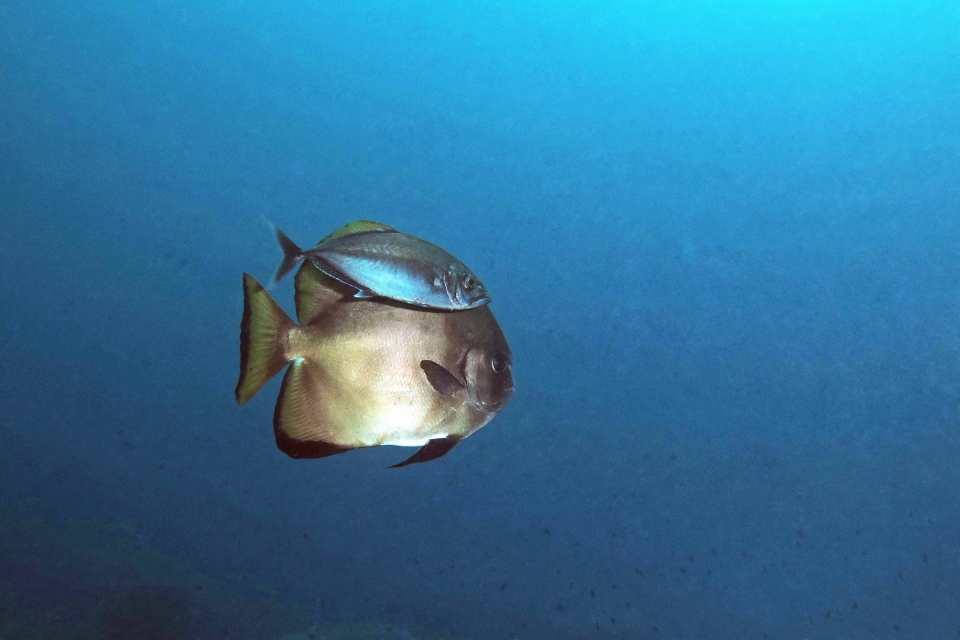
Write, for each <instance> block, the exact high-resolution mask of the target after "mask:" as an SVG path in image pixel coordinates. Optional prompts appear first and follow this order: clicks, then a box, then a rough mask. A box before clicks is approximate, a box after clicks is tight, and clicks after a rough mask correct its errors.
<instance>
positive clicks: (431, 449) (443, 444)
mask: <svg viewBox="0 0 960 640" xmlns="http://www.w3.org/2000/svg"><path fill="white" fill-rule="evenodd" d="M462 439H463V438H461V437H460V436H447V437H446V438H434V439H433V440H431V441H429V442H428V443H427V444H425V445H423V446H422V447H420V449H419V450H418V451H417V452H416V453H415V454H413V455H412V456H410V457H409V458H407V459H406V460H404V461H403V462H401V463H400V464H395V465H393V466H390V467H387V468H388V469H396V468H397V467H405V466H407V465H408V464H417V463H418V462H429V461H431V460H436V459H437V458H439V457H441V456H443V455H445V454H446V453H447V452H448V451H450V449H453V448H454V447H455V446H457V443H458V442H460V441H461V440H462Z"/></svg>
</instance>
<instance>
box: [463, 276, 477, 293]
mask: <svg viewBox="0 0 960 640" xmlns="http://www.w3.org/2000/svg"><path fill="white" fill-rule="evenodd" d="M476 286H477V279H476V278H474V277H473V276H472V275H470V274H469V273H468V274H467V275H465V276H463V287H464V289H467V290H470V289H473V288H474V287H476Z"/></svg>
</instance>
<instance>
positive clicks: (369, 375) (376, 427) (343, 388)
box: [236, 262, 514, 467]
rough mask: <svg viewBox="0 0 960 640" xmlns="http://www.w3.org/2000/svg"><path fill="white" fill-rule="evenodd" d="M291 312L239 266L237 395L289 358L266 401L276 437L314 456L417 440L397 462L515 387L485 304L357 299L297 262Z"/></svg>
mask: <svg viewBox="0 0 960 640" xmlns="http://www.w3.org/2000/svg"><path fill="white" fill-rule="evenodd" d="M295 290H296V294H295V295H296V297H295V300H296V307H297V319H298V320H299V324H297V323H295V322H294V321H293V320H291V319H290V318H289V317H288V316H287V314H286V313H285V312H284V311H283V310H282V309H281V308H280V307H279V306H278V305H277V303H276V302H274V300H273V298H271V297H270V294H268V293H267V292H266V291H265V290H264V288H263V287H262V286H261V285H260V284H259V283H258V282H257V281H256V280H255V279H254V277H253V276H251V275H249V274H246V273H245V274H243V291H244V309H243V321H242V323H241V325H240V380H239V382H238V383H237V389H236V397H237V403H239V404H243V403H244V402H246V401H248V400H249V399H250V398H252V397H253V395H254V394H255V393H256V392H257V391H258V390H259V389H260V388H261V387H262V386H263V384H264V383H266V382H267V381H268V380H269V379H270V378H272V377H273V376H274V375H276V374H277V373H279V372H280V371H281V370H282V369H283V368H284V367H285V366H287V364H288V363H290V367H289V368H288V369H287V372H286V374H285V375H284V377H283V383H282V385H281V387H280V395H279V397H278V398H277V405H276V409H275V411H274V420H273V428H274V435H275V436H276V442H277V447H278V448H279V449H280V450H281V451H283V452H284V453H286V454H287V455H289V456H290V457H292V458H320V457H324V456H330V455H334V454H337V453H342V452H344V451H348V450H350V449H357V448H360V447H375V446H379V445H400V446H418V447H421V448H420V449H419V450H418V451H417V452H416V453H415V454H414V455H412V456H411V457H409V458H408V459H407V460H405V461H403V462H401V463H400V464H397V465H394V466H395V467H402V466H405V465H408V464H412V463H416V462H426V461H428V460H433V459H435V458H439V457H440V456H442V455H444V454H445V453H447V452H448V451H450V449H452V448H453V447H454V446H455V445H456V444H457V443H458V442H459V441H460V440H462V439H464V438H466V437H467V436H469V435H470V434H472V433H474V432H475V431H477V430H478V429H480V428H481V427H483V426H484V425H485V424H487V423H488V422H490V420H492V419H493V417H494V416H495V415H497V413H498V412H499V411H500V410H501V409H503V407H504V406H505V405H506V404H507V402H508V401H509V400H510V397H511V396H512V395H513V388H514V383H513V375H512V367H513V355H512V353H511V352H510V347H509V346H508V345H507V341H506V339H505V338H504V336H503V332H502V331H501V329H500V326H499V325H498V324H497V321H496V319H495V318H494V316H493V313H492V312H491V311H490V308H489V307H487V306H483V307H476V308H473V309H468V310H466V311H456V312H453V311H439V310H428V309H422V308H418V307H414V306H410V305H406V304H403V303H399V302H394V301H389V300H382V299H378V300H365V299H357V298H355V297H353V296H352V289H350V288H349V287H346V286H344V284H343V283H341V282H339V281H337V280H335V279H333V278H330V277H329V276H327V275H326V274H324V273H323V272H321V271H320V270H319V269H317V268H316V267H315V266H314V265H313V264H312V263H311V262H304V263H303V265H302V266H301V268H300V270H299V271H298V272H297V276H296V279H295Z"/></svg>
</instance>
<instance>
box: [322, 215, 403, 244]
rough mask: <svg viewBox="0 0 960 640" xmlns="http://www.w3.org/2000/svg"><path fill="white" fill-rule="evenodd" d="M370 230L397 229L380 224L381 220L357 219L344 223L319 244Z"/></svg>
mask: <svg viewBox="0 0 960 640" xmlns="http://www.w3.org/2000/svg"><path fill="white" fill-rule="evenodd" d="M370 231H393V232H396V229H394V228H392V227H388V226H387V225H385V224H380V223H379V222H374V221H373V220H355V221H354V222H348V223H347V224H345V225H343V226H342V227H340V228H339V229H337V230H336V231H334V232H333V233H331V234H330V235H328V236H327V237H326V238H324V239H323V240H321V241H320V242H318V243H317V244H318V245H321V244H323V243H324V242H328V241H330V240H336V239H338V238H345V237H347V236H352V235H354V234H357V233H368V232H370Z"/></svg>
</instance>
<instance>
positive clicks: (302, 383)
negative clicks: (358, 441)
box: [273, 360, 356, 458]
mask: <svg viewBox="0 0 960 640" xmlns="http://www.w3.org/2000/svg"><path fill="white" fill-rule="evenodd" d="M323 383H324V377H323V372H322V371H321V370H320V368H319V367H318V366H317V365H315V364H313V363H312V362H310V361H309V360H294V362H293V364H292V365H290V368H289V369H287V373H286V374H285V375H284V376H283V383H282V384H281V385H280V395H279V396H278V397H277V407H276V409H275V410H274V412H273V433H274V436H275V437H276V440H277V448H278V449H280V451H283V452H284V453H285V454H287V455H288V456H290V457H291V458H323V457H325V456H332V455H335V454H337V453H343V452H344V451H349V450H350V449H355V448H356V446H351V445H350V444H348V443H345V442H337V440H338V437H337V436H338V428H337V426H336V425H331V424H329V416H328V414H327V413H326V410H325V404H324V398H323V387H324V384H323Z"/></svg>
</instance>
